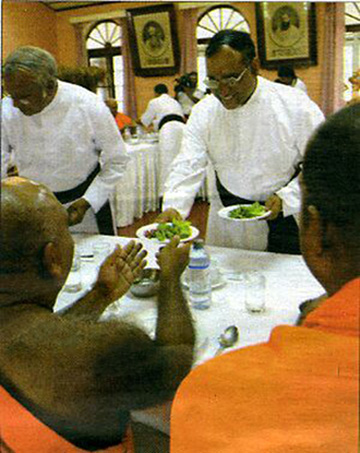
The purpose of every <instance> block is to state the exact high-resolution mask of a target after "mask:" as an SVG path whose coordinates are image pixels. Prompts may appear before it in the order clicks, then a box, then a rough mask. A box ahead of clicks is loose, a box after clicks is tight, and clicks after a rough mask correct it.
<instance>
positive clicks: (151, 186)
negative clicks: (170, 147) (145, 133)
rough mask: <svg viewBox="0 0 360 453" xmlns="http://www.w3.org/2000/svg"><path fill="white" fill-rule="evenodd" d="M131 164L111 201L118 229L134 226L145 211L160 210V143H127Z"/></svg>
mask: <svg viewBox="0 0 360 453" xmlns="http://www.w3.org/2000/svg"><path fill="white" fill-rule="evenodd" d="M126 147H127V150H128V151H129V154H130V159H131V160H130V162H129V164H128V166H127V168H126V174H125V175H124V176H123V178H122V179H121V181H120V182H119V183H118V184H117V185H116V188H115V192H114V195H113V199H112V201H111V203H112V207H113V211H114V212H115V220H116V225H117V227H124V226H127V225H131V224H132V223H133V222H134V219H137V218H141V217H142V216H143V214H144V213H145V212H150V211H156V210H157V209H158V208H159V190H158V181H157V174H158V154H159V143H158V142H148V141H144V140H143V141H139V142H138V143H126Z"/></svg>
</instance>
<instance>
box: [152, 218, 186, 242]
mask: <svg viewBox="0 0 360 453" xmlns="http://www.w3.org/2000/svg"><path fill="white" fill-rule="evenodd" d="M147 233H149V234H146V236H147V237H148V238H151V239H155V238H156V239H157V240H158V241H161V242H163V241H166V240H168V239H171V238H173V237H174V236H180V239H186V238H188V237H189V236H191V222H189V221H184V220H176V219H174V220H173V221H172V222H171V223H159V225H158V226H157V227H156V229H154V230H150V231H149V232H147Z"/></svg>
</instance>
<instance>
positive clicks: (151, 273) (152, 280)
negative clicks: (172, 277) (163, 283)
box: [130, 267, 160, 297]
mask: <svg viewBox="0 0 360 453" xmlns="http://www.w3.org/2000/svg"><path fill="white" fill-rule="evenodd" d="M159 285H160V270H159V269H153V268H150V267H149V268H147V269H143V270H142V271H141V274H140V277H139V278H137V279H136V280H134V282H133V284H132V285H131V287H130V292H131V293H132V294H133V295H134V296H136V297H151V296H154V295H155V294H156V293H157V292H158V289H159Z"/></svg>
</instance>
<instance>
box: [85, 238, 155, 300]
mask: <svg viewBox="0 0 360 453" xmlns="http://www.w3.org/2000/svg"><path fill="white" fill-rule="evenodd" d="M141 249H142V244H140V243H135V241H130V242H129V243H128V244H126V246H125V247H124V248H121V247H120V246H117V247H116V249H115V250H114V252H113V253H112V254H111V255H110V256H109V257H108V258H107V259H106V260H105V262H104V263H103V265H102V266H101V268H100V271H99V275H98V278H97V281H96V283H95V286H94V288H93V289H94V290H96V291H99V292H100V294H101V295H102V296H103V297H105V298H106V299H108V300H111V301H112V302H114V301H115V300H117V299H119V297H121V296H123V295H124V294H125V293H126V292H127V291H128V290H129V288H130V286H131V285H132V283H133V281H134V280H135V279H136V278H137V277H138V276H139V275H140V272H141V270H142V269H143V268H144V267H145V266H146V261H145V259H144V258H145V256H146V254H147V252H146V251H145V250H141Z"/></svg>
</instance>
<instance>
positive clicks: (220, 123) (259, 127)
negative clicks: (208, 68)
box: [163, 77, 324, 250]
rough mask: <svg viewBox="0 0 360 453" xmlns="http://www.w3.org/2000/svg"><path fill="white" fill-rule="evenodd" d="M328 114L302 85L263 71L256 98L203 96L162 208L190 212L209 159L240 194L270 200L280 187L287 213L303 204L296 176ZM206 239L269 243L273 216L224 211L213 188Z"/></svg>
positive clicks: (257, 245) (254, 246)
mask: <svg viewBox="0 0 360 453" xmlns="http://www.w3.org/2000/svg"><path fill="white" fill-rule="evenodd" d="M323 120H324V116H323V114H322V112H321V111H320V109H319V107H318V106H317V105H316V104H315V103H314V102H313V101H311V99H310V98H309V97H308V96H306V95H305V94H304V93H302V92H301V91H299V90H294V89H293V88H291V87H288V86H285V85H281V84H277V83H274V82H270V81H268V80H266V79H264V78H262V77H258V84H257V87H256V90H255V92H254V93H253V95H252V96H251V98H250V99H249V101H248V102H247V103H246V104H245V105H244V106H241V107H238V108H236V109H234V110H227V109H225V107H223V106H222V104H221V103H220V101H219V100H218V99H217V98H216V97H215V96H213V95H211V96H207V97H206V98H204V99H203V100H201V101H200V102H198V103H197V104H196V105H195V106H194V107H193V110H192V113H191V115H190V118H189V120H188V122H187V124H186V127H185V130H184V137H183V141H182V148H181V152H180V153H179V154H178V156H177V157H176V158H175V160H174V161H173V164H172V168H171V172H170V175H169V177H168V179H167V181H166V183H165V194H164V203H163V209H164V210H165V209H167V208H170V207H172V208H175V209H177V210H178V211H179V212H180V214H181V215H182V216H183V217H187V216H188V215H189V212H190V210H191V207H192V204H193V201H194V198H195V195H196V193H197V192H198V190H199V188H200V186H201V184H202V182H203V179H204V177H205V174H206V167H207V164H208V161H210V162H211V164H212V166H213V168H214V170H215V171H216V172H217V174H218V177H219V179H220V181H221V183H222V185H223V186H224V187H225V188H226V189H227V190H228V191H229V192H231V193H233V194H234V195H237V196H239V197H242V198H245V199H248V200H253V201H255V200H257V201H265V200H266V199H267V198H268V197H269V196H270V195H272V194H274V193H276V194H277V195H278V196H279V197H280V198H281V199H282V204H283V214H284V216H285V217H286V216H289V215H294V214H295V215H296V214H297V213H299V211H300V188H299V184H298V180H297V178H295V179H293V180H292V181H291V182H289V181H290V179H291V178H292V177H293V175H294V173H295V170H296V168H297V166H298V164H299V163H300V162H301V161H302V159H303V155H304V151H305V146H306V142H307V140H308V138H309V137H310V135H311V134H312V132H313V131H314V129H315V128H316V127H317V125H318V124H320V123H321V122H322V121H323ZM213 192H214V194H213V197H212V199H211V206H210V212H209V221H208V229H207V238H206V239H207V243H208V244H212V245H218V246H223V247H237V248H244V249H250V250H265V249H266V246H267V233H268V227H267V223H266V222H260V221H258V222H249V223H246V224H245V223H235V222H231V221H227V220H223V219H221V218H220V217H218V215H217V211H218V210H219V209H220V208H221V207H222V204H221V201H220V199H219V195H218V193H217V191H216V190H215V191H213Z"/></svg>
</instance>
